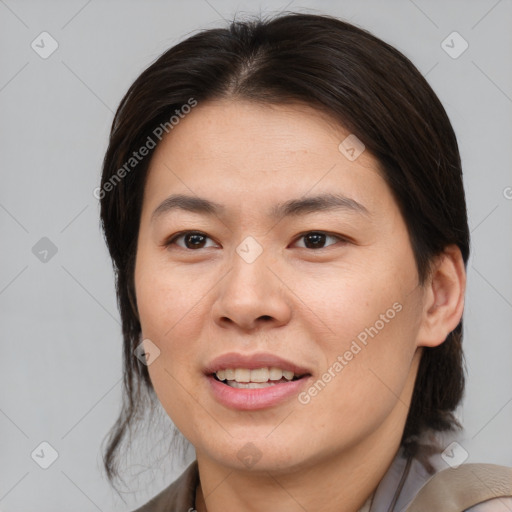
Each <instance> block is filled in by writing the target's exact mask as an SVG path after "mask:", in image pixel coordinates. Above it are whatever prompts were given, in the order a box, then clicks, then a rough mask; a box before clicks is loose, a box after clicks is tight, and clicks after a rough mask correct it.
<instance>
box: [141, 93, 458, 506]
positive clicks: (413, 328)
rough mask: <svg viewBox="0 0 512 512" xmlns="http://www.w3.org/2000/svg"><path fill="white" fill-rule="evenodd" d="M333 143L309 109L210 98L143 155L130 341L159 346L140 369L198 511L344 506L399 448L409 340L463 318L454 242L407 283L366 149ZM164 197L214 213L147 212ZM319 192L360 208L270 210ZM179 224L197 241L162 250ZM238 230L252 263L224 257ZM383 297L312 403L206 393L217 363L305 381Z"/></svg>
mask: <svg viewBox="0 0 512 512" xmlns="http://www.w3.org/2000/svg"><path fill="white" fill-rule="evenodd" d="M347 135H349V133H348V132H346V131H345V130H344V129H343V128H342V127H341V126H339V125H337V124H336V123H334V122H333V121H332V120H330V119H329V118H328V117H326V116H325V115H323V114H320V113H319V112H318V111H315V110H313V109H311V108H310V107H308V106H304V105H286V106H285V105H273V106H269V105H260V104H256V103H251V102H246V101H240V100H229V101H228V100H221V101H216V102H209V103H202V104H199V105H198V106H197V107H195V108H194V109H193V110H192V112H191V113H190V114H188V115H187V116H186V117H185V118H184V119H183V120H181V121H180V123H179V125H177V126H175V127H174V129H173V131H172V132H170V134H169V135H168V136H167V137H166V138H165V139H164V140H163V141H162V142H161V143H160V145H159V146H158V147H157V148H156V150H155V153H154V155H153V157H152V161H151V164H150V169H149V174H148V179H147V182H146V185H145V190H144V200H143V208H142V216H141V223H140V233H139V239H138V247H137V259H136V268H135V287H136V295H137V306H138V310H139V314H140V319H141V325H142V333H143V338H144V339H149V340H151V342H152V343H154V345H156V346H157V347H158V348H159V350H160V355H159V357H158V358H156V359H155V360H154V362H153V363H152V364H150V365H149V367H148V369H149V373H150V377H151V381H152V383H153V386H154V388H155V391H156V393H157V396H158V398H159V400H160V401H161V403H162V405H163V407H164V409H165V411H166V412H167V414H168V415H169V417H170V418H171V419H172V421H173V422H174V424H175V425H176V426H177V427H178V429H179V430H180V431H181V432H182V433H183V435H184V436H185V437H186V438H187V439H188V440H189V441H190V442H191V443H192V444H193V445H194V447H195V449H196V454H197V460H198V464H199V473H200V479H201V486H200V488H198V490H197V496H196V498H197V499H196V501H197V502H196V508H197V510H198V511H199V512H202V511H204V510H208V511H209V512H217V511H221V510H222V511H227V512H231V511H235V510H245V511H264V510H265V511H266V510H268V504H269V503H272V506H273V508H274V509H275V510H280V511H299V510H301V511H302V510H322V511H324V512H330V511H334V510H336V511H340V510H344V511H356V510H358V508H359V507H361V506H362V504H363V503H364V502H365V501H366V499H367V498H368V496H370V495H371V493H372V492H373V491H374V489H375V488H376V486H377V485H378V483H379V481H380V479H381V478H382V476H383V475H384V473H385V472H386V470H387V468H388V467H389V465H390V463H391V461H392V459H393V457H394V456H395V454H396V452H397V450H398V448H399V443H400V438H401V434H402V431H403V427H404V425H405V421H406V417H407V412H408V408H409V404H410V399H411V395H412V390H413V385H414V379H415V376H416V373H417V368H418V363H419V360H420V357H421V351H422V348H421V347H425V346H430V347H432V346H436V345H439V344H440V343H442V342H443V341H444V340H445V338H446V335H447V334H448V333H449V332H450V331H451V330H453V329H454V328H455V327H456V325H457V324H458V322H459V320H460V317H461V315H462V310H463V302H464V299H463V296H464V289H465V272H464V266H463V263H462V258H461V256H460V251H459V250H458V249H457V248H456V247H452V246H449V247H447V248H446V251H445V253H444V254H443V255H441V256H440V257H439V258H438V259H437V260H436V261H435V262H434V267H433V272H432V275H431V277H430V278H429V279H428V281H427V283H426V284H425V285H424V286H419V284H418V274H417V269H416V265H415V260H414V256H413V252H412V248H411V245H410V240H409V237H408V233H407V230H406V225H405V223H404V220H403V218H402V216H401V214H400V212H399V209H398V206H397V204H396V202H395V200H394V198H393V196H392V194H391V191H390V189H389V188H388V186H387V184H386V183H385V181H384V179H383V178H382V176H381V174H380V171H379V168H378V163H377V161H376V160H375V159H374V158H373V157H372V156H371V155H370V154H369V152H368V151H364V152H363V153H362V154H361V155H360V156H359V157H358V158H357V159H356V160H354V161H350V160H349V159H348V158H347V157H346V156H345V155H344V154H342V152H340V150H339V149H338V146H339V144H340V142H341V141H343V140H344V139H345V138H346V137H347ZM177 193H180V194H186V195H190V196H199V197H202V198H206V199H209V200H211V201H215V202H217V203H220V204H222V205H223V206H224V208H225V211H224V212H223V213H221V214H219V215H208V214H204V213H195V212H188V211H185V210H182V209H175V210H172V211H169V212H166V213H164V214H162V215H159V216H157V217H155V218H152V214H153V211H154V210H155V209H156V208H157V207H158V206H159V205H160V203H161V202H162V201H164V200H165V199H166V198H167V197H168V196H170V195H171V194H177ZM322 193H339V194H343V195H345V196H347V197H349V198H351V199H353V200H355V201H357V202H359V203H361V204H362V205H364V207H365V208H366V209H367V210H368V214H366V215H364V214H361V213H359V212H354V211H349V210H346V209H336V210H322V211H315V212H311V213H307V214H303V215H297V216H289V217H280V218H277V219H276V218H273V217H270V216H269V215H268V213H269V210H270V209H271V208H272V207H273V206H274V205H276V204H278V203H281V202H284V201H287V200H290V199H299V198H304V197H310V196H314V195H318V194H322ZM184 230H195V231H200V232H202V233H204V234H206V235H207V236H208V237H209V238H207V239H206V243H205V245H204V246H203V247H202V248H187V246H186V245H185V241H186V240H185V239H184V238H183V237H181V238H178V239H177V240H175V241H174V242H173V243H171V244H168V245H166V242H168V241H169V240H171V239H172V235H175V234H176V233H179V232H181V231H184ZM311 231H314V232H318V231H322V232H326V233H327V234H328V235H331V236H328V237H327V238H326V239H325V244H324V246H323V247H322V246H321V244H320V248H308V247H307V246H305V243H306V238H307V237H304V236H301V235H305V234H307V233H308V232H311ZM333 235H334V237H333ZM248 236H251V237H253V238H254V239H255V240H257V242H258V243H259V244H260V246H261V248H262V249H263V252H262V253H261V254H260V255H259V257H258V258H257V259H256V260H255V261H254V262H252V263H247V262H246V261H245V260H244V259H243V258H241V257H240V255H239V254H238V253H237V252H236V248H237V246H239V244H240V243H241V242H242V241H243V240H244V239H246V237H248ZM337 237H340V238H339V239H338V238H337ZM308 240H310V239H308ZM189 247H190V246H189ZM393 304H399V305H400V306H401V310H400V311H399V312H397V313H396V314H395V315H394V318H392V319H390V320H389V321H388V322H386V323H385V326H384V327H383V328H381V329H380V330H379V331H378V334H377V335H375V336H374V337H372V338H370V337H369V338H368V342H367V345H366V346H363V345H361V344H359V345H361V347H362V348H361V350H360V351H359V352H358V353H357V354H356V355H354V357H353V358H352V359H351V360H350V361H348V362H347V364H346V365H344V367H343V369H342V371H340V372H338V373H336V376H335V377H333V378H332V379H331V380H330V382H329V383H328V384H327V385H326V386H325V388H324V389H322V390H321V391H320V392H318V393H317V394H316V396H314V397H312V398H311V400H310V401H309V403H307V404H304V403H300V402H299V400H298V399H297V397H292V398H291V399H289V400H287V401H285V402H284V403H281V404H279V405H276V406H273V407H269V408H266V409H262V410H257V411H239V410H234V409H230V408H227V407H225V406H223V405H221V404H220V403H218V402H217V401H216V400H215V399H214V397H213V395H212V393H211V391H210V387H209V383H208V381H207V379H206V377H205V375H204V374H203V368H204V367H205V366H206V365H207V364H208V363H209V362H210V361H211V360H212V359H213V358H214V357H217V356H219V355H221V354H224V353H226V352H232V351H235V352H240V353H244V354H253V353H256V352H271V353H273V354H276V355H278V356H281V357H283V358H285V359H289V360H291V361H293V362H294V363H297V364H299V365H301V366H304V367H306V368H308V369H309V371H310V373H311V374H312V377H311V378H310V384H313V383H314V382H315V381H317V379H319V378H320V377H321V376H322V375H323V374H324V373H325V372H326V371H327V370H328V368H329V367H331V368H332V366H333V363H335V362H336V361H337V358H338V356H339V355H342V356H343V354H344V353H345V352H346V351H347V350H349V349H350V347H351V343H352V342H353V341H354V340H356V339H357V336H358V334H360V333H361V332H363V331H364V330H365V328H368V327H370V326H374V325H376V321H377V320H379V318H381V315H383V314H384V315H385V314H386V311H388V310H389V309H390V308H391V309H392V308H393ZM395 307H396V306H395ZM379 325H380V324H379ZM304 389H305V390H307V389H308V386H305V388H304ZM247 443H252V444H253V445H254V446H255V447H256V448H257V450H258V452H259V454H260V455H261V458H260V459H259V460H258V462H257V463H256V464H254V465H253V466H251V467H247V466H246V465H244V463H243V462H242V461H241V460H240V459H239V458H238V457H237V454H238V453H239V451H240V450H241V449H244V446H246V444H247Z"/></svg>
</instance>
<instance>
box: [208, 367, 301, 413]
mask: <svg viewBox="0 0 512 512" xmlns="http://www.w3.org/2000/svg"><path fill="white" fill-rule="evenodd" d="M207 379H208V381H209V382H210V386H211V389H212V392H213V395H214V396H215V398H216V399H217V400H218V401H219V402H220V403H221V404H223V405H225V406H226V407H231V408H233V409H240V410H245V411H254V410H255V409H265V408H266V407H272V406H275V405H278V404H281V403H283V402H285V401H286V400H288V399H290V398H291V397H293V396H295V395H297V394H298V393H299V391H300V389H301V388H303V387H304V386H305V385H306V382H307V381H308V380H309V376H308V377H302V378H301V379H297V380H291V381H289V382H281V383H279V384H274V385H273V386H268V387H266V388H259V389H244V388H232V387H231V386H228V385H227V384H223V383H222V382H220V381H218V380H217V379H215V377H213V376H212V375H208V376H207Z"/></svg>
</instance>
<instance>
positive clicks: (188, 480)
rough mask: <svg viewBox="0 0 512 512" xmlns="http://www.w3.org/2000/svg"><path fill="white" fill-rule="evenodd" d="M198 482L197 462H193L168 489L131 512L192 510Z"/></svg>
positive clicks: (184, 511)
mask: <svg viewBox="0 0 512 512" xmlns="http://www.w3.org/2000/svg"><path fill="white" fill-rule="evenodd" d="M198 482H199V472H198V469H197V460H194V461H193V462H192V463H191V464H190V465H189V466H188V467H187V468H186V469H185V471H183V473H182V474H181V475H180V476H179V478H177V479H176V480H175V481H174V482H173V483H172V484H171V485H169V487H166V488H165V489H164V490H163V491H161V492H160V493H159V494H157V495H156V496H155V497H154V498H152V499H151V500H150V501H148V502H147V503H146V504H145V505H142V507H139V508H138V509H136V510H134V511H133V512H169V510H180V511H183V512H187V511H189V510H190V509H194V506H195V494H196V488H197V484H198Z"/></svg>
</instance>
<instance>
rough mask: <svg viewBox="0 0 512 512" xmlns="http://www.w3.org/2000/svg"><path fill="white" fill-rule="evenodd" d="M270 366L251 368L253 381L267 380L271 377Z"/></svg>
mask: <svg viewBox="0 0 512 512" xmlns="http://www.w3.org/2000/svg"><path fill="white" fill-rule="evenodd" d="M269 373H270V372H269V370H268V368H258V369H257V370H251V378H250V381H251V382H267V381H268V378H269Z"/></svg>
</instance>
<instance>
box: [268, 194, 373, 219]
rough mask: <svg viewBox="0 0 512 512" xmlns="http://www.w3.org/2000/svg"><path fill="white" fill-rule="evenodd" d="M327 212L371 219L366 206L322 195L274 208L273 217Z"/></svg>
mask: <svg viewBox="0 0 512 512" xmlns="http://www.w3.org/2000/svg"><path fill="white" fill-rule="evenodd" d="M326 210H345V211H348V212H353V213H359V214H362V215H364V216H367V217H371V214H370V212H369V210H368V209H367V208H366V207H365V206H364V205H362V204H361V203H358V202H357V201H356V200H355V199H351V198H350V197H346V196H344V195H341V194H321V195H317V196H310V197H304V198H300V199H292V200H290V201H286V202H285V203H281V204H278V205H277V206H274V207H273V208H272V210H271V216H273V217H286V216H298V215H304V214H307V213H314V212H317V211H326Z"/></svg>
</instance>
